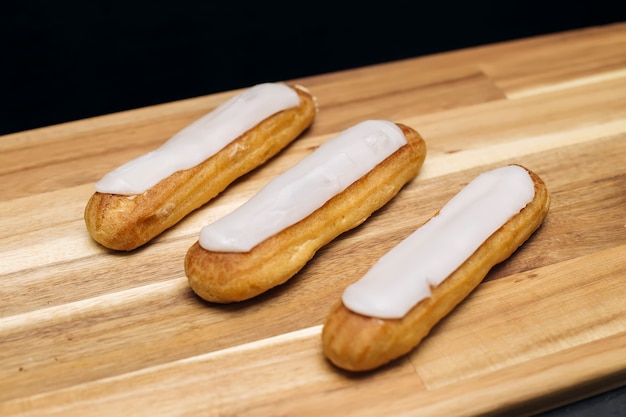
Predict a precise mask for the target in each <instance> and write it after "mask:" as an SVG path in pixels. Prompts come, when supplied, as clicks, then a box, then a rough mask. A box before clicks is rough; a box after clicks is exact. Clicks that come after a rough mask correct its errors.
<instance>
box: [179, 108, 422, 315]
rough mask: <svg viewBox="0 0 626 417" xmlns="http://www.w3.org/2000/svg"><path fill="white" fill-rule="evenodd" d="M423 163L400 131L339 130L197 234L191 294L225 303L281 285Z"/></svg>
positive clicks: (412, 140)
mask: <svg viewBox="0 0 626 417" xmlns="http://www.w3.org/2000/svg"><path fill="white" fill-rule="evenodd" d="M425 156H426V145H425V142H424V140H423V139H422V138H421V137H420V135H419V134H418V133H417V132H416V131H415V130H413V129H411V128H410V127H408V126H404V125H401V124H395V123H392V122H388V121H383V120H369V121H364V122H362V123H359V124H357V125H355V126H353V127H351V128H349V129H347V130H345V131H344V132H342V133H340V134H339V135H337V136H336V137H334V138H332V139H330V140H329V141H327V142H326V143H324V144H323V145H322V146H320V147H319V148H318V149H316V150H315V151H314V152H313V153H311V154H309V155H308V156H307V157H305V158H304V159H303V160H301V161H300V162H299V163H298V164H296V165H295V166H294V167H292V168H291V169H289V170H288V171H286V172H284V173H283V174H281V175H280V176H279V177H277V178H275V179H274V180H273V181H271V182H270V183H268V184H267V185H266V186H265V187H264V188H263V189H262V190H260V191H259V193H257V194H256V195H255V196H253V197H252V198H251V199H250V200H249V201H247V202H246V203H245V204H243V205H242V206H240V207H239V208H238V209H237V210H235V211H234V212H232V213H230V214H229V215H227V216H225V217H224V218H222V219H218V220H217V221H216V222H214V223H212V224H210V225H208V226H206V227H205V228H204V229H202V231H201V233H200V238H199V241H198V242H196V243H195V244H194V245H193V246H192V247H191V248H189V251H188V252H187V256H186V258H185V272H186V274H187V277H188V279H189V284H190V286H191V288H192V289H193V291H195V292H196V293H197V294H198V295H199V296H200V297H202V298H203V299H205V300H207V301H213V302H218V303H229V302H234V301H242V300H246V299H249V298H252V297H254V296H256V295H259V294H261V293H263V292H265V291H267V290H269V289H270V288H272V287H275V286H277V285H279V284H282V283H284V282H285V281H287V280H288V279H289V278H291V277H292V276H293V275H295V274H296V273H297V272H298V271H299V270H300V269H301V268H302V267H303V266H304V265H305V264H306V263H307V262H308V261H309V260H310V259H311V258H312V257H313V256H314V255H315V253H316V252H317V250H318V249H320V248H321V247H323V246H324V245H326V244H327V243H329V242H330V241H332V240H333V239H334V238H335V237H337V236H338V235H340V234H341V233H343V232H345V231H347V230H350V229H352V228H354V227H356V226H358V225H359V224H361V223H362V222H364V221H365V220H366V219H367V218H368V217H369V216H370V215H371V214H372V213H373V212H374V211H375V210H377V209H379V208H381V207H382V206H383V205H385V204H386V203H387V202H388V201H389V200H391V199H392V198H393V197H394V196H395V195H396V194H397V193H398V192H399V191H400V189H401V188H402V187H403V186H404V185H405V184H406V183H407V182H409V181H410V180H411V179H413V178H414V177H415V176H416V175H417V173H418V172H419V170H420V168H421V166H422V164H423V162H424V158H425Z"/></svg>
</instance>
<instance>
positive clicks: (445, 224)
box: [322, 165, 550, 371]
mask: <svg viewBox="0 0 626 417" xmlns="http://www.w3.org/2000/svg"><path fill="white" fill-rule="evenodd" d="M549 205H550V197H549V194H548V191H547V189H546V186H545V184H544V182H543V181H542V180H541V179H540V178H539V177H538V176H537V175H536V174H535V173H533V172H531V171H529V170H527V169H525V168H523V167H521V166H518V165H510V166H506V167H503V168H499V169H495V170H492V171H489V172H486V173H483V174H481V175H480V176H478V177H477V178H476V179H475V180H474V181H472V182H471V183H470V184H468V186H466V187H465V188H464V189H463V190H462V191H461V192H460V193H459V194H457V195H456V196H455V197H454V198H453V199H452V200H451V201H450V202H449V203H448V204H446V206H444V208H442V209H441V210H440V211H439V212H438V213H437V214H436V215H435V216H433V217H432V218H431V219H430V220H429V221H428V222H426V223H425V224H424V225H423V226H422V227H420V228H419V229H417V230H416V231H415V232H414V233H412V234H411V235H410V236H409V237H407V238H406V239H405V240H404V241H402V242H401V243H400V244H399V245H397V246H396V247H395V248H393V249H392V250H391V251H389V252H388V253H387V254H385V255H384V256H383V257H382V258H381V259H380V260H378V262H377V263H376V264H374V266H373V267H372V268H371V269H370V270H369V271H368V272H367V273H366V274H365V275H364V276H363V277H361V278H360V279H359V280H357V281H356V282H354V283H353V284H351V285H350V286H348V287H347V288H346V290H345V291H344V293H343V295H342V299H341V300H340V301H339V302H338V303H337V304H336V305H335V306H334V308H333V309H332V311H331V312H330V314H329V315H328V317H327V320H326V322H325V323H324V326H323V330H322V345H323V351H324V354H325V356H326V357H327V358H328V359H329V360H330V361H331V362H332V363H334V364H335V365H336V366H338V367H340V368H342V369H345V370H349V371H367V370H372V369H375V368H377V367H380V366H381V365H384V364H386V363H388V362H390V361H392V360H394V359H396V358H398V357H400V356H403V355H405V354H406V353H408V352H410V351H411V350H413V349H414V348H415V347H416V346H417V345H418V344H419V343H420V342H421V340H422V339H423V338H424V337H426V335H427V334H428V333H429V332H430V330H431V329H432V328H433V327H434V326H435V325H436V324H437V323H438V322H439V321H440V320H441V319H442V318H443V317H445V316H446V315H447V314H448V313H449V312H450V311H451V310H452V309H453V308H454V307H455V306H456V305H457V304H459V303H460V302H461V301H462V300H463V299H464V298H465V297H467V296H468V295H469V294H470V292H471V291H472V290H474V288H476V287H477V286H478V284H479V283H480V282H481V281H482V280H483V278H484V277H485V275H486V274H487V273H488V272H489V270H490V269H491V268H492V267H493V266H494V265H496V264H497V263H499V262H502V261H504V260H505V259H507V258H508V257H509V256H510V255H511V254H512V253H513V252H514V251H515V250H516V249H517V248H518V247H519V246H520V245H522V244H523V243H524V242H525V241H526V240H527V239H528V238H529V237H530V236H531V235H532V234H533V232H534V231H535V230H536V229H537V228H538V227H539V226H540V225H541V223H542V222H543V220H544V218H545V217H546V215H547V213H548V208H549Z"/></svg>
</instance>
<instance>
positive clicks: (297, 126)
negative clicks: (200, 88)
mask: <svg viewBox="0 0 626 417" xmlns="http://www.w3.org/2000/svg"><path fill="white" fill-rule="evenodd" d="M316 113H317V107H316V102H315V98H314V97H313V96H312V95H311V94H310V92H308V91H307V90H306V89H304V88H302V87H300V86H291V85H287V84H284V83H263V84H258V85H255V86H253V87H251V88H249V89H247V90H244V91H243V92H242V93H240V94H238V95H236V96H234V97H232V98H231V99H230V100H227V101H226V102H224V103H223V104H221V105H220V106H218V107H217V108H216V109H214V110H213V111H211V112H210V113H208V114H206V115H205V116H203V117H201V118H200V119H198V120H196V121H195V122H194V123H192V124H190V125H189V126H187V127H185V128H184V129H182V130H181V131H179V132H178V133H177V134H175V135H174V136H172V137H171V138H170V139H169V140H168V141H166V142H165V143H164V144H163V145H161V146H160V147H159V148H158V149H156V150H154V151H151V152H149V153H147V154H144V155H142V156H140V157H138V158H135V159H133V160H131V161H129V162H127V163H125V164H123V165H122V166H120V167H118V168H117V169H115V170H113V171H111V172H109V173H108V174H106V175H105V176H104V177H103V178H102V179H101V180H100V181H98V182H97V183H96V185H95V193H94V194H93V195H92V196H91V198H90V199H89V201H88V203H87V206H86V207H85V213H84V218H85V224H86V226H87V230H88V231H89V233H90V235H91V236H92V237H93V239H94V240H95V241H97V242H98V243H100V244H102V245H103V246H105V247H107V248H109V249H114V250H120V251H129V250H132V249H135V248H138V247H139V246H142V245H144V244H145V243H147V242H149V241H150V240H152V239H153V238H155V237H156V236H158V235H159V234H160V233H162V232H163V231H165V230H166V229H168V228H170V227H172V226H174V225H175V224H176V223H178V222H179V221H180V220H182V219H183V218H184V217H185V216H187V215H188V214H189V213H191V212H192V211H194V210H195V209H197V208H199V207H200V206H202V205H204V204H206V203H207V202H209V201H210V200H211V199H213V198H214V197H215V196H217V195H218V194H219V193H220V192H222V191H223V190H224V189H225V188H226V187H227V186H228V185H230V184H231V183H232V182H233V181H234V180H236V179H237V178H239V177H241V176H242V175H244V174H246V173H248V172H250V171H251V170H253V169H255V168H257V167H259V166H260V165H262V164H263V163H265V162H266V161H267V160H268V159H270V158H271V157H273V156H274V155H276V154H277V153H278V152H280V151H281V150H282V149H283V148H285V147H286V146H287V145H288V144H289V143H291V142H292V141H293V140H294V139H296V138H297V137H298V136H300V134H301V133H302V132H304V131H305V130H306V129H307V128H308V127H309V126H310V125H311V123H312V122H313V120H314V118H315V115H316Z"/></svg>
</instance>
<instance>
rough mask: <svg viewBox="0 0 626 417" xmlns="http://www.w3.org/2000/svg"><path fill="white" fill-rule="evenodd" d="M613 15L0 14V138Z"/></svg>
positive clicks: (392, 2) (264, 5)
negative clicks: (152, 105) (23, 131)
mask: <svg viewBox="0 0 626 417" xmlns="http://www.w3.org/2000/svg"><path fill="white" fill-rule="evenodd" d="M622 3H623V1H622V0H619V1H608V0H596V1H587V2H581V1H537V0H528V1H517V0H514V1H506V0H501V1H494V0H490V1H474V2H472V1H466V2H461V1H457V2H455V1H436V0H434V1H419V2H418V1H399V0H386V1H378V2H341V1H339V0H335V1H329V0H319V1H316V2H306V1H300V0H293V1H291V2H271V1H266V2H261V1H257V2H223V1H222V2H219V1H190V0H187V1H176V0H173V1H163V0H153V1H134V2H133V1H128V0H125V1H120V0H114V1H103V0H97V1H95V0H94V1H89V0H82V1H50V0H48V1H19V0H18V1H13V2H4V4H3V5H2V6H0V47H1V48H2V51H1V54H2V55H1V59H2V61H1V63H0V64H1V65H0V71H1V73H0V74H1V75H2V76H1V77H0V80H1V81H0V83H1V84H0V85H1V86H2V91H1V95H0V97H1V103H2V104H1V107H0V134H5V133H11V132H16V131H21V130H26V129H31V128H36V127H42V126H47V125H51V124H56V123H61V122H66V121H71V120H76V119H82V118H85V117H90V116H95V115H101V114H107V113H112V112H116V111H121V110H126V109H131V108H136V107H142V106H147V105H151V104H157V103H163V102H168V101H172V100H177V99H183V98H188V97H195V96H200V95H204V94H210V93H214V92H220V91H225V90H230V89H234V88H241V87H247V86H250V85H253V84H256V83H259V82H264V81H281V80H287V79H292V78H299V77H304V76H309V75H316V74H321V73H326V72H332V71H338V70H343V69H348V68H354V67H359V66H363V65H370V64H376V63H380V62H387V61H392V60H398V59H403V58H409V57H416V56H422V55H427V54H432V53H437V52H443V51H449V50H455V49H460V48H465V47H470V46H475V45H483V44H488V43H494V42H501V41H506V40H511V39H519V38H523V37H529V36H534V35H541V34H548V33H554V32H560V31H564V30H570V29H578V28H585V27H591V26H596V25H604V24H610V23H614V22H621V21H626V13H625V12H624V11H623V10H622V9H623V8H624V7H623V5H622ZM624 53H626V51H624ZM624 408H626V394H625V389H619V390H615V391H612V392H609V393H607V394H604V395H601V396H596V397H593V398H591V399H589V400H586V401H583V402H581V403H578V404H574V405H570V406H567V407H565V408H561V409H559V410H556V411H553V412H550V413H547V414H546V417H547V416H550V417H557V416H558V417H565V416H576V417H582V416H585V417H586V416H594V417H598V416H623V415H625V414H623V413H624V412H625V411H624Z"/></svg>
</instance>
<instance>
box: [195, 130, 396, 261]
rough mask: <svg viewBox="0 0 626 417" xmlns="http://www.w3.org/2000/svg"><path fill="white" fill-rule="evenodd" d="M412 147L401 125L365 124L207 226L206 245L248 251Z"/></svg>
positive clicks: (202, 241)
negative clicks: (395, 153)
mask: <svg viewBox="0 0 626 417" xmlns="http://www.w3.org/2000/svg"><path fill="white" fill-rule="evenodd" d="M406 143H407V141H406V138H405V137H404V134H403V133H402V130H400V128H399V127H398V126H397V125H396V124H395V123H392V122H388V121H384V120H368V121H365V122H362V123H359V124H357V125H355V126H353V127H351V128H349V129H347V130H345V131H343V132H341V133H340V134H339V135H337V136H335V137H334V138H332V139H330V140H329V141H327V142H325V143H324V144H322V145H321V146H320V147H319V148H317V149H316V150H315V151H314V152H313V153H311V154H309V155H308V156H306V157H305V158H304V159H302V160H301V161H300V162H298V163H297V164H296V165H294V166H293V167H292V168H290V169H289V170H287V171H285V172H284V173H283V174H281V175H280V176H278V177H276V178H274V179H273V180H272V181H271V182H269V183H268V184H267V185H266V186H265V187H263V188H262V189H261V190H260V191H259V192H258V193H257V194H256V195H254V196H253V197H252V198H251V199H250V200H248V201H247V202H246V203H244V204H243V205H241V206H240V207H239V208H237V209H236V210H235V211H233V212H231V213H230V214H228V215H227V216H225V217H222V218H221V219H218V220H217V221H215V222H214V223H212V224H210V225H208V226H206V227H204V228H203V229H202V231H201V232H200V246H202V247H203V248H205V249H207V250H212V251H217V252H247V251H249V250H251V249H252V248H253V247H254V246H256V245H258V244H259V243H261V242H262V241H263V240H265V239H267V238H268V237H270V236H273V235H275V234H276V233H278V232H280V231H281V230H284V229H286V228H287V227H289V226H291V225H293V224H295V223H296V222H298V221H300V220H302V219H304V218H305V217H306V216H308V215H309V214H311V213H312V212H314V211H315V210H317V209H318V208H319V207H321V206H322V205H323V204H324V203H325V202H326V201H328V200H329V199H331V198H332V197H333V196H335V195H336V194H338V193H340V192H342V191H343V190H345V189H346V188H348V186H350V184H352V183H353V182H355V181H356V180H358V179H359V178H361V177H362V176H363V175H365V174H366V173H367V172H369V171H371V170H372V169H373V168H374V167H375V166H376V165H378V164H379V163H380V162H381V161H383V160H384V159H385V158H387V157H388V156H389V155H391V154H392V153H394V152H395V151H396V150H398V149H399V148H400V147H402V146H403V145H406Z"/></svg>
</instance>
